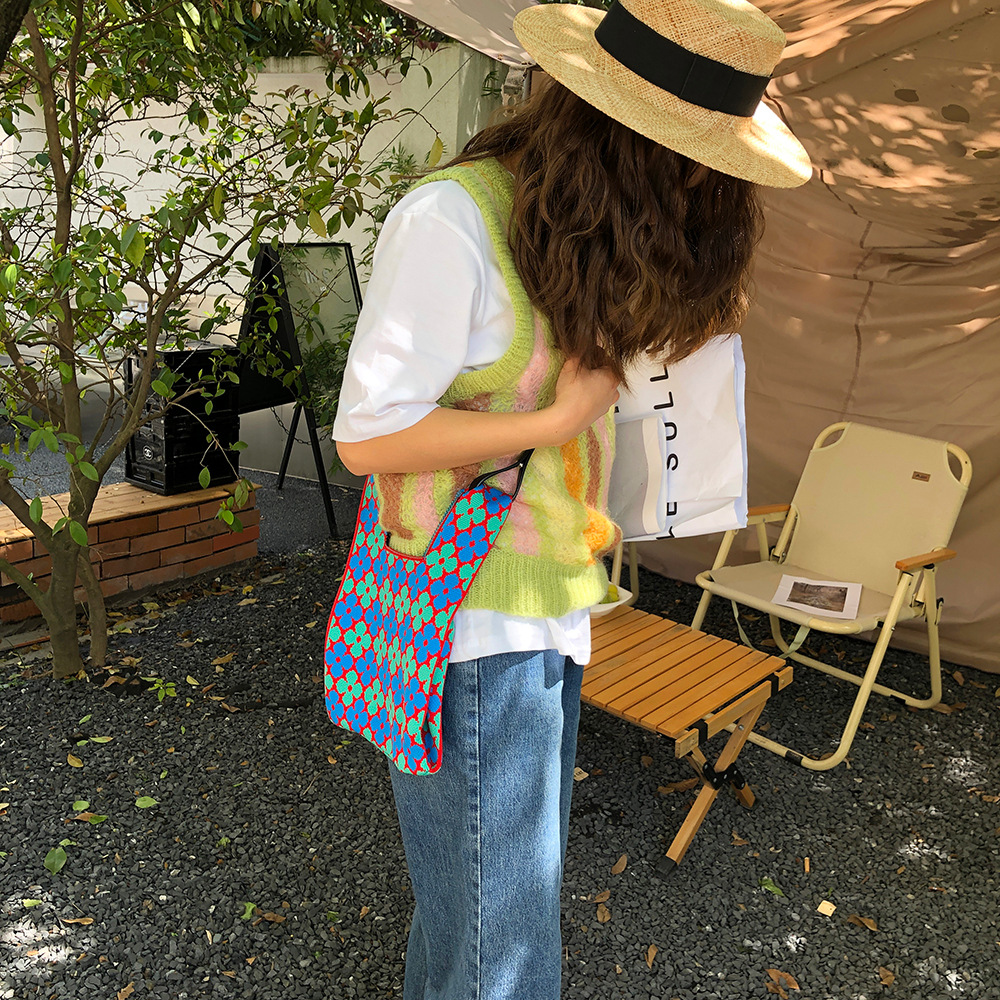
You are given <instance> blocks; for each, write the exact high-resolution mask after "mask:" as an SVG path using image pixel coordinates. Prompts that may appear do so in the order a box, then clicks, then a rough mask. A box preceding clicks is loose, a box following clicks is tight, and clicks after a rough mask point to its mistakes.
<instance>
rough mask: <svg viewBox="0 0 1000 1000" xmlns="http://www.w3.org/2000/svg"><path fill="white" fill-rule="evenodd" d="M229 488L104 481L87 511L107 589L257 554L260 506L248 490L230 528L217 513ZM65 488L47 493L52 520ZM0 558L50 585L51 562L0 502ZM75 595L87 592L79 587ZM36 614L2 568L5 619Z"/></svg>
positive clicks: (0, 605)
mask: <svg viewBox="0 0 1000 1000" xmlns="http://www.w3.org/2000/svg"><path fill="white" fill-rule="evenodd" d="M231 492H232V487H228V486H221V487H214V488H212V489H208V490H194V491H192V492H190V493H178V494H175V495H174V496H160V495H159V494H156V493H149V492H147V491H146V490H142V489H139V488H138V487H136V486H131V485H130V484H128V483H115V484H114V485H112V486H104V487H101V491H100V493H99V494H98V497H97V501H96V503H95V504H94V512H93V514H92V515H91V518H90V526H89V532H88V534H89V537H90V559H91V562H92V563H93V565H94V568H95V569H96V570H97V576H98V579H99V580H100V582H101V591H102V592H103V593H104V596H105V597H114V596H116V595H118V594H124V593H132V592H136V591H140V590H145V589H146V588H147V587H152V586H155V585H158V584H165V583H171V582H173V581H176V580H181V579H184V578H185V577H191V576H197V575H198V574H200V573H206V572H210V571H212V570H217V569H221V568H222V567H223V566H229V565H232V564H233V563H238V562H242V561H243V560H245V559H252V558H253V557H254V556H256V555H257V540H258V538H259V537H260V526H259V522H260V511H259V510H258V509H257V507H256V504H255V497H254V494H253V493H251V494H250V497H249V499H248V500H247V503H246V504H245V506H244V507H243V508H242V509H241V510H240V511H239V519H240V521H241V522H242V524H243V531H241V532H233V531H230V529H229V528H227V527H226V525H225V524H223V523H222V522H221V521H219V520H218V519H217V518H216V516H215V515H216V513H217V512H218V510H219V502H220V500H222V498H224V497H226V496H228V495H229V494H230V493H231ZM68 502H69V495H68V494H61V495H59V496H54V497H44V498H43V504H44V511H45V519H46V520H47V521H48V522H49V523H50V524H51V523H52V522H53V521H54V520H55V519H56V518H58V517H59V516H60V514H59V512H60V511H62V510H65V509H66V507H67V505H68ZM0 558H3V559H6V560H7V561H8V562H10V563H11V564H12V565H13V566H16V567H17V568H18V569H19V570H21V572H22V573H33V574H34V579H35V581H36V582H38V583H39V584H40V585H41V587H42V588H43V589H46V588H47V587H48V580H49V578H50V577H51V574H52V563H51V560H50V559H49V556H48V554H47V553H46V552H45V549H44V548H42V546H41V545H40V544H39V543H38V542H37V541H35V539H34V538H33V536H32V534H31V532H30V531H29V530H28V529H27V528H25V527H24V526H23V525H22V524H21V523H20V522H19V521H18V520H17V519H16V518H15V517H14V516H13V514H11V513H10V511H8V510H6V509H3V508H0ZM76 596H77V599H78V600H80V601H82V600H84V597H85V592H84V590H83V588H82V587H78V588H77V592H76ZM37 614H38V609H37V608H36V607H35V605H34V604H33V603H32V602H31V601H29V600H27V599H26V598H25V596H24V591H22V590H21V588H20V587H18V586H17V584H15V583H13V582H12V581H11V580H10V578H9V577H8V576H7V575H6V574H0V622H17V621H22V620H24V619H26V618H31V617H34V616H35V615H37Z"/></svg>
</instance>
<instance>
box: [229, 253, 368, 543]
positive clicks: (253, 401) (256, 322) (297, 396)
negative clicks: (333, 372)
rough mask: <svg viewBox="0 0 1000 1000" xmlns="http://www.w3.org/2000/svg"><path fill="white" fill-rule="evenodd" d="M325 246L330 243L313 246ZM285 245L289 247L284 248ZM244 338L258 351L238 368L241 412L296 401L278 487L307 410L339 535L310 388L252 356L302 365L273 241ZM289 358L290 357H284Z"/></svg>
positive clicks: (263, 259)
mask: <svg viewBox="0 0 1000 1000" xmlns="http://www.w3.org/2000/svg"><path fill="white" fill-rule="evenodd" d="M314 246H320V247H321V248H327V247H329V246H331V245H329V244H323V245H315V244H311V245H310V247H314ZM336 248H337V250H338V251H343V252H344V259H345V263H346V266H347V269H348V273H349V276H350V286H351V292H352V294H353V298H354V300H355V306H356V308H357V310H358V311H360V309H361V290H360V286H359V283H358V279H357V272H356V270H355V267H354V260H353V256H352V254H351V248H350V245H349V244H337V245H336ZM283 249H285V248H283ZM239 339H240V341H241V342H244V343H247V342H250V341H252V342H253V343H254V350H252V351H249V352H248V353H246V354H244V356H243V359H242V362H241V367H240V372H239V377H240V381H239V412H240V413H252V412H254V411H256V410H265V409H270V408H271V407H274V406H281V405H283V404H285V403H294V404H295V409H294V411H293V414H292V420H291V424H290V426H289V428H288V434H287V436H286V438H285V448H284V452H283V454H282V456H281V465H280V467H279V470H278V482H277V488H278V489H279V490H280V489H281V488H282V486H283V485H284V482H285V473H286V471H287V469H288V461H289V458H290V457H291V453H292V445H293V444H294V443H295V432H296V430H297V428H298V425H299V418H300V417H301V416H302V415H303V414H304V415H305V421H306V429H307V431H308V434H309V444H310V446H311V448H312V453H313V461H314V463H315V465H316V478H317V480H318V481H319V488H320V494H321V495H322V498H323V506H324V509H325V510H326V520H327V524H328V525H329V528H330V536H331V537H332V538H336V537H337V527H336V522H335V520H334V515H333V504H332V502H331V500H330V488H329V483H328V481H327V476H326V467H325V464H324V462H323V453H322V451H321V450H320V444H319V434H318V433H317V425H316V415H315V413H314V412H313V409H312V407H310V406H308V405H306V404H304V403H303V402H302V400H303V399H309V398H310V394H309V386H308V385H307V384H306V382H305V378H304V376H303V375H302V374H300V375H299V376H298V377H297V379H296V380H295V381H294V382H292V383H291V384H288V385H286V384H285V382H284V380H283V379H282V377H281V376H280V375H264V374H262V373H261V372H259V371H258V370H257V368H256V367H255V365H254V362H253V360H252V358H253V355H254V353H255V352H259V351H260V350H261V349H264V350H266V351H270V352H273V353H274V354H275V355H277V356H278V357H279V358H281V359H282V360H283V361H284V362H285V365H286V371H287V370H291V369H293V368H300V367H301V365H302V350H301V347H300V344H299V337H298V334H297V332H296V328H295V319H294V315H293V310H292V305H291V303H290V302H289V296H288V291H287V284H286V281H285V275H284V273H283V270H282V266H281V255H280V254H279V252H278V251H276V250H275V249H274V248H273V247H271V246H269V245H264V246H261V248H260V250H259V251H258V253H257V256H256V257H255V258H254V266H253V273H252V276H251V279H250V287H249V289H248V292H247V307H246V310H245V311H244V314H243V321H242V324H241V326H240V334H239ZM285 359H287V361H286V360H285Z"/></svg>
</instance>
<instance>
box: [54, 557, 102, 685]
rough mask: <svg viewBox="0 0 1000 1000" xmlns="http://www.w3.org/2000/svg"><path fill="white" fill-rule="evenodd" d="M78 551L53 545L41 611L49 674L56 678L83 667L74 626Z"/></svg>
mask: <svg viewBox="0 0 1000 1000" xmlns="http://www.w3.org/2000/svg"><path fill="white" fill-rule="evenodd" d="M79 551H80V550H79V548H78V547H77V546H76V545H72V546H65V547H64V546H62V545H53V547H52V582H51V584H50V585H49V590H48V593H47V595H46V596H47V598H48V600H47V602H46V603H47V604H48V608H43V609H42V610H43V611H44V613H45V623H46V624H47V625H48V627H49V638H50V640H51V643H52V674H53V676H54V677H56V678H60V677H72V676H74V675H75V674H78V673H79V672H80V671H81V670H83V659H82V657H81V656H80V639H79V636H78V634H77V629H76V597H74V595H73V592H74V590H75V589H76V573H77V562H78V559H79ZM106 634H107V633H105V635H106Z"/></svg>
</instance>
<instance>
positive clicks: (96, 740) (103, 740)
mask: <svg viewBox="0 0 1000 1000" xmlns="http://www.w3.org/2000/svg"><path fill="white" fill-rule="evenodd" d="M113 739H114V737H113V736H91V737H90V742H91V743H110V742H111V741H112V740H113Z"/></svg>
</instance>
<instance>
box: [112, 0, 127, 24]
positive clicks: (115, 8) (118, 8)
mask: <svg viewBox="0 0 1000 1000" xmlns="http://www.w3.org/2000/svg"><path fill="white" fill-rule="evenodd" d="M108 10H110V11H111V13H112V14H114V15H115V17H120V18H121V19H122V20H123V21H124V20H128V11H127V10H126V9H125V5H124V4H123V3H122V2H121V0H108Z"/></svg>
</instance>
